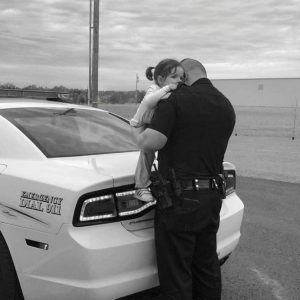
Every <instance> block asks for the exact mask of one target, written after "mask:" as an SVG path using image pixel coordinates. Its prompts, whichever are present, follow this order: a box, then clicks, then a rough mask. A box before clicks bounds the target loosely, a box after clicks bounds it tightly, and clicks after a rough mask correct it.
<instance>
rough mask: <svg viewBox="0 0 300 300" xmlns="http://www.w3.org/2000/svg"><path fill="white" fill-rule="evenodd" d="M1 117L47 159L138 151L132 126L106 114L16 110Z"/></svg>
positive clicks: (0, 112)
mask: <svg viewBox="0 0 300 300" xmlns="http://www.w3.org/2000/svg"><path fill="white" fill-rule="evenodd" d="M0 114H1V115H2V116H3V117H5V118H6V119H8V120H9V121H10V122H12V123H13V124H14V125H15V126H17V127H18V128H19V129H20V130H21V131H22V132H23V133H24V134H25V135H26V136H28V137H29V138H30V139H31V140H32V141H33V142H34V143H35V144H36V145H37V147H39V148H40V150H41V151H42V152H43V153H44V154H45V155H46V156H47V157H63V156H80V155H91V154H103V153H113V152H127V151H137V146H136V144H135V143H134V141H133V138H132V135H131V129H130V125H129V124H128V123H126V122H125V121H124V120H122V119H121V118H118V117H116V116H114V115H112V114H109V113H107V112H103V111H100V110H99V111H96V110H88V109H77V108H76V109H75V108H13V109H5V110H1V111H0Z"/></svg>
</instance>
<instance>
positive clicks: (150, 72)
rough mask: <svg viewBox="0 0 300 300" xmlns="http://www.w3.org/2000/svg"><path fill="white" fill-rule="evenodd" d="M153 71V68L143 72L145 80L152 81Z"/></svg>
mask: <svg viewBox="0 0 300 300" xmlns="http://www.w3.org/2000/svg"><path fill="white" fill-rule="evenodd" d="M153 69H154V67H148V68H147V69H146V72H145V74H146V77H147V79H149V80H151V81H152V80H153V72H152V70H153Z"/></svg>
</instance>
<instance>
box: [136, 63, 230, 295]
mask: <svg viewBox="0 0 300 300" xmlns="http://www.w3.org/2000/svg"><path fill="white" fill-rule="evenodd" d="M181 64H182V66H183V68H184V70H185V73H186V81H185V83H186V85H184V86H182V87H180V88H179V89H177V90H176V91H174V92H173V93H172V95H171V96H170V97H169V98H168V99H165V100H162V101H160V102H159V104H158V107H157V110H156V112H155V114H154V116H153V120H152V123H151V125H150V126H149V128H147V129H146V130H145V131H144V132H142V133H141V134H140V135H139V136H138V143H139V145H140V147H141V148H142V149H147V150H159V154H158V162H159V168H158V169H159V173H160V175H161V176H160V177H161V178H162V177H163V179H162V180H161V181H163V182H164V183H167V184H164V186H163V188H165V187H166V186H167V196H166V193H160V194H159V195H160V196H159V197H158V198H159V199H158V200H159V205H158V207H157V209H156V213H155V243H156V255H157V267H158V275H159V280H160V285H161V289H162V292H163V298H162V299H166V300H167V299H174V300H192V299H198V300H200V299H201V300H204V299H205V300H206V299H214V300H219V299H221V272H220V264H219V260H218V256H217V253H216V233H217V230H218V227H219V213H220V209H221V205H222V192H221V191H222V187H223V186H222V183H223V181H222V176H221V175H220V174H222V170H223V167H222V163H223V158H224V154H225V151H226V148H227V144H228V140H229V138H230V136H231V134H232V131H233V127H234V124H235V113H234V109H233V107H232V105H231V104H230V102H229V100H228V99H227V98H226V97H225V96H224V95H223V94H222V93H221V92H219V91H218V90H217V89H216V88H215V87H214V86H213V85H212V83H211V82H210V80H209V79H207V75H206V70H205V68H204V67H203V65H202V64H201V63H200V62H198V61H196V60H193V59H184V60H183V61H182V62H181ZM158 190H159V189H158ZM154 192H155V187H154ZM168 195H169V196H170V197H169V199H167V200H168V201H166V198H168ZM165 196H166V197H165ZM170 199H171V202H170V201H169V200H170Z"/></svg>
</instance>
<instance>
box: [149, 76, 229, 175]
mask: <svg viewBox="0 0 300 300" xmlns="http://www.w3.org/2000/svg"><path fill="white" fill-rule="evenodd" d="M234 124H235V112H234V109H233V107H232V105H231V103H230V102H229V100H228V99H227V98H226V97H225V96H224V95H223V94H222V93H221V92H220V91H218V90H217V89H216V88H215V87H214V86H213V85H212V83H211V82H210V80H209V79H207V78H201V79H199V80H197V81H196V82H195V83H194V84H193V85H192V86H190V87H188V86H182V87H180V88H179V89H177V90H176V91H174V92H173V93H172V94H171V96H170V97H169V98H168V99H165V100H161V101H160V102H159V103H158V107H157V109H156V111H155V114H154V116H153V119H152V123H151V125H150V126H149V128H152V129H154V130H157V131H159V132H161V133H162V134H164V135H165V136H166V137H167V138H168V141H167V143H166V145H165V146H164V147H163V148H162V149H161V150H160V151H159V154H158V161H159V170H160V172H161V173H162V174H163V176H164V177H168V174H169V173H168V169H169V168H174V169H175V172H176V175H177V177H178V178H192V177H197V176H203V175H204V176H214V175H216V174H218V173H219V172H220V171H221V168H222V163H223V159H224V154H225V151H226V148H227V144H228V140H229V137H230V135H231V134H232V131H233V128H234Z"/></svg>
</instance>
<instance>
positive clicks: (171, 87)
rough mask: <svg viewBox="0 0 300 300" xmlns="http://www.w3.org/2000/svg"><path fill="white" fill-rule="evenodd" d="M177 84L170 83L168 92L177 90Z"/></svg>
mask: <svg viewBox="0 0 300 300" xmlns="http://www.w3.org/2000/svg"><path fill="white" fill-rule="evenodd" d="M177 85H178V83H170V84H168V86H169V89H170V91H172V90H176V89H177Z"/></svg>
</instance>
